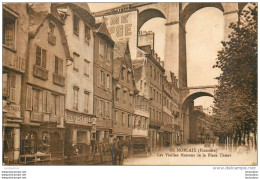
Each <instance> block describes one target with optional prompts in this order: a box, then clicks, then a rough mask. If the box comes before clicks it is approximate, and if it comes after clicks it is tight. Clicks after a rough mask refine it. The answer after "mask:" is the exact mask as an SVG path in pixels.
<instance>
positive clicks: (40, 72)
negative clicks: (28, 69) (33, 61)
mask: <svg viewBox="0 0 260 179" xmlns="http://www.w3.org/2000/svg"><path fill="white" fill-rule="evenodd" d="M48 73H49V71H48V70H47V69H46V68H43V67H41V66H38V65H34V66H33V76H35V77H37V78H40V79H42V80H48Z"/></svg>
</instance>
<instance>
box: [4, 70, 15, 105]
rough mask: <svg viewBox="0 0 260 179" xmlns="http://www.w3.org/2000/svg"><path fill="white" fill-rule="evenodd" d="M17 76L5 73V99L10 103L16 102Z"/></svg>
mask: <svg viewBox="0 0 260 179" xmlns="http://www.w3.org/2000/svg"><path fill="white" fill-rule="evenodd" d="M15 87H16V74H15V73H8V72H3V88H2V89H3V97H5V99H8V100H9V101H10V102H15V94H16V92H15Z"/></svg>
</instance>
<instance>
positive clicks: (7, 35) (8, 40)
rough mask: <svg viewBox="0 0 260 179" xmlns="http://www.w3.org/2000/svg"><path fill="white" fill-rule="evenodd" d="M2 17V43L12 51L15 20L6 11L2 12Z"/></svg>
mask: <svg viewBox="0 0 260 179" xmlns="http://www.w3.org/2000/svg"><path fill="white" fill-rule="evenodd" d="M3 16H4V17H3V43H4V45H7V46H8V47H10V48H12V49H14V48H15V26H16V23H15V22H16V18H15V17H14V16H13V15H11V14H10V13H8V12H6V11H4V14H3Z"/></svg>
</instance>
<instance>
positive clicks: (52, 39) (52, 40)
mask: <svg viewBox="0 0 260 179" xmlns="http://www.w3.org/2000/svg"><path fill="white" fill-rule="evenodd" d="M48 42H49V43H50V44H51V45H56V36H55V35H53V34H52V33H50V32H49V33H48Z"/></svg>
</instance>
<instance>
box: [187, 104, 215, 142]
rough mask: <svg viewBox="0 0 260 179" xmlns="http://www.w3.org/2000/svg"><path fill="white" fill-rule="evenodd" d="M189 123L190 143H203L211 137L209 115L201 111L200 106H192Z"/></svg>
mask: <svg viewBox="0 0 260 179" xmlns="http://www.w3.org/2000/svg"><path fill="white" fill-rule="evenodd" d="M190 125H191V126H192V127H191V128H190V132H191V134H190V143H205V141H206V140H210V139H212V138H213V132H212V131H211V127H210V126H211V123H210V116H209V115H207V114H206V113H205V112H204V111H203V107H202V106H194V108H193V112H192V118H191V121H190Z"/></svg>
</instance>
